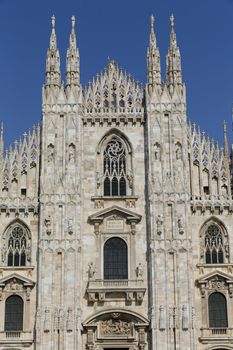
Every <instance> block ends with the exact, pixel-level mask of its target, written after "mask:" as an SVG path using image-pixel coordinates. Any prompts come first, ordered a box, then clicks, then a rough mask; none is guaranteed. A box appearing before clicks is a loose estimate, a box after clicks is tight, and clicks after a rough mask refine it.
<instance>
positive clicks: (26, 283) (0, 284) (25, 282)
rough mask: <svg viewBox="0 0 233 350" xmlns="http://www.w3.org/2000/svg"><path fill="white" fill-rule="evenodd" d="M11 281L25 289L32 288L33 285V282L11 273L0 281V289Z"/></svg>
mask: <svg viewBox="0 0 233 350" xmlns="http://www.w3.org/2000/svg"><path fill="white" fill-rule="evenodd" d="M12 279H16V280H18V281H20V282H22V284H23V285H24V286H25V287H33V286H34V285H35V282H33V281H32V280H30V279H28V278H25V277H23V276H21V275H18V274H17V273H12V274H11V275H9V276H6V277H4V278H1V279H0V287H4V286H5V285H6V284H7V283H8V282H9V281H10V280H12Z"/></svg>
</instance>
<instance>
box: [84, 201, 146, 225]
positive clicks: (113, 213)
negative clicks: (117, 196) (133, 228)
mask: <svg viewBox="0 0 233 350" xmlns="http://www.w3.org/2000/svg"><path fill="white" fill-rule="evenodd" d="M105 218H108V219H110V220H111V218H112V219H114V218H121V219H125V220H126V221H127V222H128V223H132V222H134V223H138V222H140V221H141V218H142V217H141V215H138V214H136V213H134V212H132V211H131V210H128V209H125V208H121V207H118V206H117V205H113V206H112V207H110V208H106V209H104V210H100V211H98V212H97V213H96V214H93V215H90V216H89V217H88V221H89V222H90V223H92V224H95V223H99V224H100V223H102V221H103V220H104V219H105Z"/></svg>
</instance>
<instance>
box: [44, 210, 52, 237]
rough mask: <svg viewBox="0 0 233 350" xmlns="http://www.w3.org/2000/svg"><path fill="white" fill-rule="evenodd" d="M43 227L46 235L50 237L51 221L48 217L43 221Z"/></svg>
mask: <svg viewBox="0 0 233 350" xmlns="http://www.w3.org/2000/svg"><path fill="white" fill-rule="evenodd" d="M44 226H45V231H46V233H47V235H48V236H50V235H51V233H52V220H51V216H50V215H48V216H47V218H45V219H44Z"/></svg>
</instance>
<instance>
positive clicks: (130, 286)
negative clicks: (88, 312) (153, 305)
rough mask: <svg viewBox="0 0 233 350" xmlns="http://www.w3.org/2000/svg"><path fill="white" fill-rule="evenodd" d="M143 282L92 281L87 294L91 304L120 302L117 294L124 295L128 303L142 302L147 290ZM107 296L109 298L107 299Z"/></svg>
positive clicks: (89, 283)
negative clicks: (110, 301) (107, 301)
mask: <svg viewBox="0 0 233 350" xmlns="http://www.w3.org/2000/svg"><path fill="white" fill-rule="evenodd" d="M143 282H144V281H143V280H101V279H99V280H91V281H89V282H88V286H87V294H88V300H89V302H92V303H94V302H96V301H106V300H107V299H108V300H109V299H110V300H118V297H117V293H122V294H124V298H125V300H126V301H127V302H132V301H137V302H139V303H141V302H142V300H143V297H144V294H145V292H146V288H145V287H144V286H143ZM106 294H108V295H109V298H106Z"/></svg>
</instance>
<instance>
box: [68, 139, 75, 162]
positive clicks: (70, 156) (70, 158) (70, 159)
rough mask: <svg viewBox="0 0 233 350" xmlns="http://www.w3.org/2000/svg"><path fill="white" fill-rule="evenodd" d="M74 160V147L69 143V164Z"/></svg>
mask: <svg viewBox="0 0 233 350" xmlns="http://www.w3.org/2000/svg"><path fill="white" fill-rule="evenodd" d="M74 160H75V145H74V144H73V143H71V144H70V145H69V162H72V163H73V162H74Z"/></svg>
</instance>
